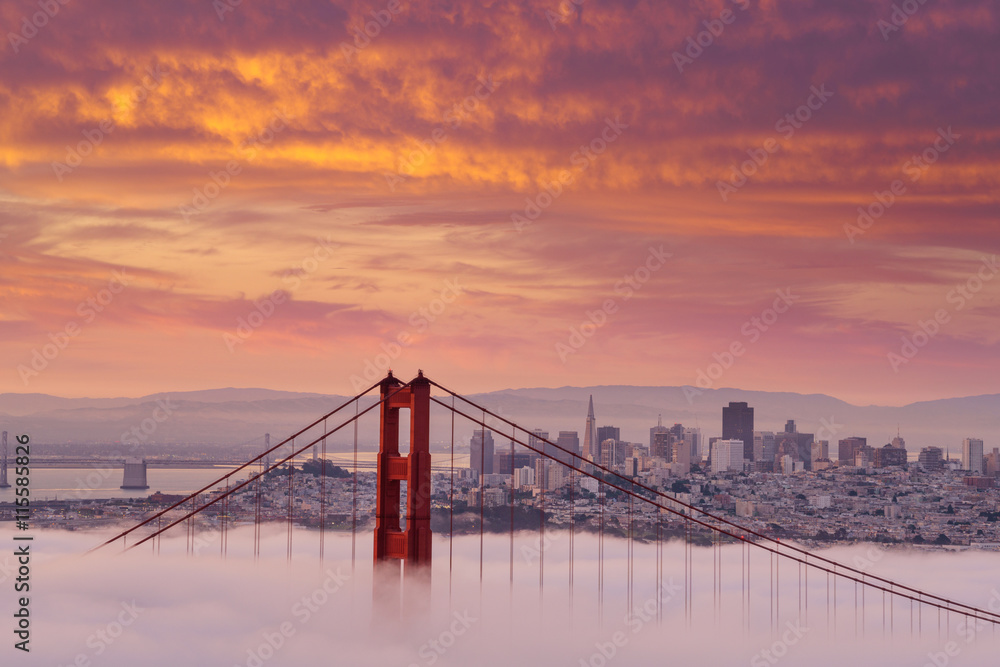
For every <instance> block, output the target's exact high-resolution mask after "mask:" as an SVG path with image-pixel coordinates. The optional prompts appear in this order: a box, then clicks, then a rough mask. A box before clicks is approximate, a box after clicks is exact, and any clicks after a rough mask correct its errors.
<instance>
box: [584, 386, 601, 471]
mask: <svg viewBox="0 0 1000 667" xmlns="http://www.w3.org/2000/svg"><path fill="white" fill-rule="evenodd" d="M597 445H598V442H597V419H596V418H595V417H594V396H593V395H591V396H590V407H589V408H588V409H587V428H585V429H584V431H583V458H585V459H586V458H589V457H591V456H593V457H594V459H598V458H600V454H601V453H600V452H599V451H598V448H597Z"/></svg>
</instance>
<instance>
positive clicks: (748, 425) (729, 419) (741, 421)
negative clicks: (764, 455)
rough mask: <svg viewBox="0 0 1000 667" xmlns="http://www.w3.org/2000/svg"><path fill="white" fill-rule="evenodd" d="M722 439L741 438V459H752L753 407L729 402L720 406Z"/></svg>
mask: <svg viewBox="0 0 1000 667" xmlns="http://www.w3.org/2000/svg"><path fill="white" fill-rule="evenodd" d="M722 439H723V440H741V441H742V442H743V457H742V458H743V459H745V460H747V461H752V460H753V408H751V407H750V406H748V405H747V404H746V403H732V402H731V403H730V404H729V407H724V408H722Z"/></svg>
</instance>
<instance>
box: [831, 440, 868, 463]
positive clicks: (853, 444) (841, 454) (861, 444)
mask: <svg viewBox="0 0 1000 667" xmlns="http://www.w3.org/2000/svg"><path fill="white" fill-rule="evenodd" d="M866 447H868V438H859V437H858V436H851V437H850V438H844V439H843V440H841V441H839V442H838V443H837V462H838V463H839V464H840V465H842V466H852V465H854V464H855V457H856V455H857V453H858V452H860V451H863V450H864V449H865V448H866Z"/></svg>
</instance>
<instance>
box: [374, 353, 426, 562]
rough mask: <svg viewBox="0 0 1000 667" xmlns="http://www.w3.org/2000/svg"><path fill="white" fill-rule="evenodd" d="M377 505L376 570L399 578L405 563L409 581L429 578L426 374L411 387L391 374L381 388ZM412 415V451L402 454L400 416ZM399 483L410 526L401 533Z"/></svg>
mask: <svg viewBox="0 0 1000 667" xmlns="http://www.w3.org/2000/svg"><path fill="white" fill-rule="evenodd" d="M380 396H381V398H382V399H383V403H382V411H381V412H382V416H381V427H380V431H379V453H378V463H377V470H378V480H377V483H376V484H377V488H376V501H375V567H376V570H377V571H381V572H388V575H387V576H391V575H392V574H394V573H395V575H396V576H398V573H399V563H400V562H403V563H405V564H406V565H405V567H404V568H403V574H404V576H406V578H407V579H410V578H411V577H413V576H415V575H419V576H420V577H421V578H422V579H425V578H429V577H430V565H431V454H430V396H431V384H430V382H429V381H428V380H427V379H426V378H425V377H424V374H423V371H420V372H418V373H417V377H416V378H414V380H413V381H412V382H410V383H409V385H407V386H403V383H402V382H400V381H399V380H398V379H396V378H395V377H393V375H392V371H389V374H388V375H387V376H386V378H385V379H384V380H382V383H381V389H380ZM404 408H406V409H409V410H410V452H409V454H408V455H405V456H403V455H400V453H399V411H400V410H402V409H404ZM400 482H406V527H405V528H404V529H402V530H401V529H400V525H399V524H400V522H399V518H400V514H399V513H400Z"/></svg>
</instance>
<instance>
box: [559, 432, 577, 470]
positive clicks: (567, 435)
mask: <svg viewBox="0 0 1000 667" xmlns="http://www.w3.org/2000/svg"><path fill="white" fill-rule="evenodd" d="M556 444H557V445H559V446H560V447H562V448H563V449H566V450H568V451H571V452H573V453H574V454H579V453H580V436H579V435H578V434H577V432H576V431H559V437H558V438H557V439H556ZM556 458H557V459H559V460H560V461H562V462H563V463H571V464H574V465H576V464H577V463H579V460H577V459H576V458H575V457H573V456H570V455H569V454H567V453H565V452H563V451H560V450H558V449H557V450H556Z"/></svg>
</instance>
